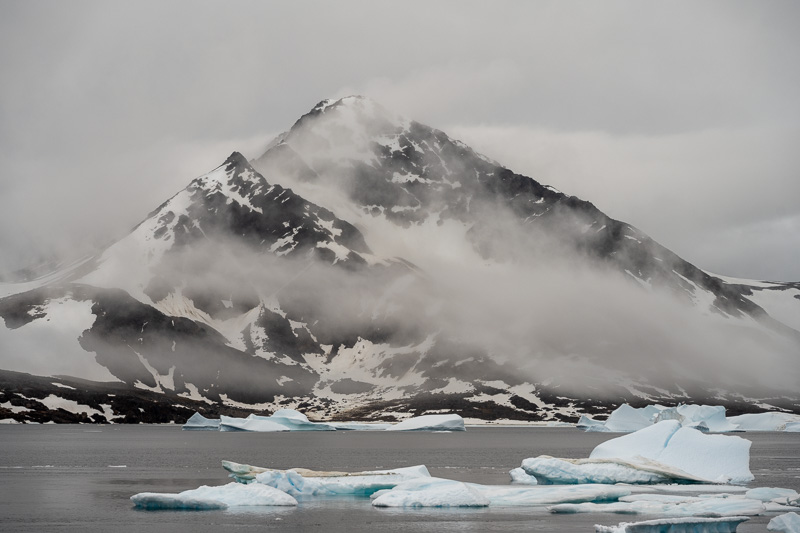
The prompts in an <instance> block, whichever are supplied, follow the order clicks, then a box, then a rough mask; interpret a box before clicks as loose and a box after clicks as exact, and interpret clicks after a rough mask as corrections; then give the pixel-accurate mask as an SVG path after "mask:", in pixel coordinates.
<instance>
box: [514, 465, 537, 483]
mask: <svg viewBox="0 0 800 533" xmlns="http://www.w3.org/2000/svg"><path fill="white" fill-rule="evenodd" d="M509 475H510V476H511V482H512V483H517V484H519V485H538V484H539V482H538V481H537V480H536V478H535V477H533V476H532V475H530V474H528V473H527V472H526V471H525V470H523V469H522V468H514V469H513V470H511V471H510V472H509Z"/></svg>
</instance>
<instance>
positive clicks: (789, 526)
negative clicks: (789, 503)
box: [767, 513, 800, 533]
mask: <svg viewBox="0 0 800 533" xmlns="http://www.w3.org/2000/svg"><path fill="white" fill-rule="evenodd" d="M767 530H768V531H782V532H783V533H800V515H798V514H797V513H784V514H782V515H779V516H776V517H775V518H773V519H772V520H770V521H769V524H767Z"/></svg>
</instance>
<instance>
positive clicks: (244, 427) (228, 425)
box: [219, 415, 289, 432]
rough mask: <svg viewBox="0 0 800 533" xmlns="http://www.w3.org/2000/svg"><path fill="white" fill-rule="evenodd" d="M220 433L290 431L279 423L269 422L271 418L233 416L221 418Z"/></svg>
mask: <svg viewBox="0 0 800 533" xmlns="http://www.w3.org/2000/svg"><path fill="white" fill-rule="evenodd" d="M219 430H220V431H259V432H274V431H289V428H288V427H286V426H284V425H283V424H279V423H278V422H273V421H272V420H269V417H263V416H259V417H255V415H250V416H249V417H247V418H234V417H232V416H224V415H223V416H220V423H219Z"/></svg>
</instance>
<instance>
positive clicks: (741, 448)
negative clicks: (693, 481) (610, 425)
mask: <svg viewBox="0 0 800 533" xmlns="http://www.w3.org/2000/svg"><path fill="white" fill-rule="evenodd" d="M750 445H751V443H750V441H749V440H746V439H742V438H740V437H735V436H728V435H705V434H703V433H701V432H700V431H697V430H696V429H692V428H688V427H681V425H680V423H679V422H677V421H675V420H665V421H663V422H659V423H657V424H655V425H653V426H650V427H647V428H645V429H642V430H639V431H637V432H635V433H631V434H629V435H624V436H622V437H617V438H615V439H611V440H609V441H606V442H604V443H602V444H599V445H598V446H597V447H595V449H594V450H593V451H592V453H591V454H590V455H589V457H590V458H592V459H609V458H613V459H625V460H628V461H631V462H633V463H638V462H640V461H641V458H644V459H650V460H651V461H657V462H658V463H662V464H663V465H666V466H667V467H672V468H676V469H679V470H682V471H683V472H685V473H688V474H690V475H692V476H696V477H697V478H701V479H705V480H707V481H710V482H713V483H738V484H743V483H747V482H749V481H752V480H753V479H754V477H753V474H752V473H751V472H750Z"/></svg>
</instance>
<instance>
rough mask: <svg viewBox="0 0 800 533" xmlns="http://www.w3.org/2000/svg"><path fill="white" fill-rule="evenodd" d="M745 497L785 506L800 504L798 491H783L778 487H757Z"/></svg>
mask: <svg viewBox="0 0 800 533" xmlns="http://www.w3.org/2000/svg"><path fill="white" fill-rule="evenodd" d="M745 497H747V498H750V499H752V500H759V501H762V502H774V503H780V504H784V505H797V504H800V501H799V500H798V498H800V494H798V493H797V491H796V490H792V489H781V488H778V487H757V488H755V489H750V490H748V491H747V492H746V493H745Z"/></svg>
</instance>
